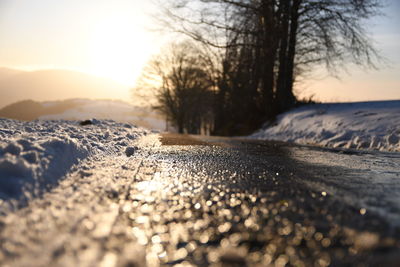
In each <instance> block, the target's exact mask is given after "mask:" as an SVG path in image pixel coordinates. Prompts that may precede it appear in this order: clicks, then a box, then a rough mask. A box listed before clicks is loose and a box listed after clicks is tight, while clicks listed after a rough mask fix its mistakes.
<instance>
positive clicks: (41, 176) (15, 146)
mask: <svg viewBox="0 0 400 267" xmlns="http://www.w3.org/2000/svg"><path fill="white" fill-rule="evenodd" d="M147 133H149V131H147V130H144V129H141V128H137V127H136V126H133V125H130V124H123V123H116V122H113V121H99V120H92V124H91V125H86V126H81V125H79V122H77V121H33V122H20V121H15V120H8V119H0V203H1V199H2V200H9V199H27V198H29V197H30V196H31V195H37V194H40V193H41V192H43V191H44V190H45V189H46V188H47V187H48V186H51V185H53V184H55V183H56V182H57V181H58V180H59V179H60V178H62V177H63V176H65V175H66V174H67V173H68V172H69V171H70V170H71V168H73V166H75V165H76V164H78V163H79V162H80V161H81V160H83V159H86V158H88V157H89V156H95V155H125V151H126V149H127V148H128V147H129V146H130V144H131V143H132V142H133V141H134V140H135V139H137V138H138V137H140V136H143V135H146V134H147Z"/></svg>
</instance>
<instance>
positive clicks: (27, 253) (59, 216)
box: [0, 134, 400, 266]
mask: <svg viewBox="0 0 400 267" xmlns="http://www.w3.org/2000/svg"><path fill="white" fill-rule="evenodd" d="M161 143H162V145H161V146H158V145H153V146H151V145H150V146H149V147H147V148H142V149H140V150H139V151H137V152H136V153H135V154H134V155H132V156H131V157H122V156H121V157H114V158H111V157H110V158H98V159H95V160H91V161H88V162H85V163H82V167H81V168H79V169H78V170H76V171H75V172H73V173H71V174H70V175H69V176H68V177H66V178H65V179H64V180H63V181H62V182H61V183H60V184H59V185H58V186H57V187H55V188H53V189H51V190H50V191H49V192H48V193H46V194H45V195H44V196H43V197H42V198H40V199H35V200H33V201H32V202H31V203H29V205H28V206H27V207H25V208H22V209H19V210H15V211H12V212H10V213H9V214H7V215H5V216H3V217H0V242H1V248H0V264H1V265H2V266H400V227H399V225H400V221H399V218H400V211H399V210H400V209H399V205H400V203H399V202H398V201H397V200H398V199H399V194H400V188H399V179H400V177H399V172H400V171H399V168H398V167H399V164H400V155H398V154H396V153H386V154H385V153H372V152H357V151H346V150H332V149H323V148H314V147H307V146H296V145H290V144H286V143H279V142H265V141H251V140H242V139H229V138H210V137H194V136H181V135H170V134H169V135H163V136H161Z"/></svg>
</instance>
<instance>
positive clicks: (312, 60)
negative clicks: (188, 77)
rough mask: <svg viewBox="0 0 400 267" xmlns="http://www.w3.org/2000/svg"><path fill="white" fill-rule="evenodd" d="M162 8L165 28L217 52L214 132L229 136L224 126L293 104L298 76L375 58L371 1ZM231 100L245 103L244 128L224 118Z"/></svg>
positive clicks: (375, 9) (194, 2)
mask: <svg viewBox="0 0 400 267" xmlns="http://www.w3.org/2000/svg"><path fill="white" fill-rule="evenodd" d="M164 7H165V9H164V11H163V12H164V14H166V16H165V20H164V23H165V24H167V26H168V27H169V28H170V29H172V30H174V31H176V32H179V33H183V34H185V35H187V36H189V37H191V38H192V39H194V40H196V41H198V42H200V43H202V44H205V45H207V46H208V47H210V48H214V49H216V50H219V51H222V52H221V54H222V55H223V57H222V58H221V60H220V69H219V73H220V75H219V76H218V82H217V84H218V90H217V92H216V96H217V97H216V106H215V118H216V122H215V124H216V125H215V129H216V133H219V134H221V133H222V134H237V132H235V131H237V129H236V130H235V129H234V127H230V126H229V124H236V125H241V124H246V123H247V126H246V127H244V129H246V130H251V129H252V128H253V130H254V129H255V128H257V127H259V126H260V125H261V123H262V121H265V120H267V119H271V118H273V117H274V116H275V115H276V114H277V113H280V112H283V111H285V110H287V109H289V108H291V107H293V106H295V105H296V104H297V100H296V98H295V95H294V93H293V84H294V82H295V80H296V76H295V75H296V74H298V73H306V72H309V71H310V70H312V69H313V68H315V67H316V66H319V65H321V64H324V66H325V67H327V68H328V69H329V70H330V71H332V72H334V71H335V70H337V69H339V68H342V67H343V66H344V64H345V63H348V62H354V63H356V64H358V65H363V66H373V65H374V62H375V60H376V59H377V58H378V56H377V53H376V51H375V49H374V47H373V46H372V44H371V41H370V40H369V39H368V35H367V34H366V32H365V28H364V21H365V20H366V19H369V18H370V17H372V16H374V15H377V14H378V13H379V8H380V7H381V6H380V1H379V0H176V1H168V2H165V3H164ZM295 70H296V71H295ZM245 96H248V97H245ZM237 99H242V100H244V101H249V105H245V104H244V103H243V101H242V102H240V103H239V108H240V109H241V110H243V108H244V109H245V110H246V112H245V113H246V114H250V115H251V118H250V119H248V120H247V122H246V121H244V120H243V118H241V117H240V114H236V115H235V113H234V112H232V110H233V109H234V106H235V105H237V104H238V103H237ZM228 115H233V116H231V118H229V116H228ZM218 129H225V130H222V131H220V132H218ZM226 129H228V130H226ZM246 130H245V131H246Z"/></svg>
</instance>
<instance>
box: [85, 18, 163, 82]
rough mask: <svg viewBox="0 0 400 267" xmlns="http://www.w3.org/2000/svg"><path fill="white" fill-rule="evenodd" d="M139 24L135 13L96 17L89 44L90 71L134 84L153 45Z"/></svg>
mask: <svg viewBox="0 0 400 267" xmlns="http://www.w3.org/2000/svg"><path fill="white" fill-rule="evenodd" d="M140 24H141V22H140V21H138V20H137V18H135V17H134V16H121V15H113V16H107V17H105V18H102V19H101V20H100V21H98V23H97V24H96V27H95V29H94V30H93V32H92V36H91V38H90V45H89V54H90V61H91V65H92V66H91V69H92V71H91V72H93V73H94V74H96V75H98V76H103V77H108V78H112V79H114V80H116V81H118V82H120V83H122V84H125V85H133V84H134V83H135V81H136V79H137V77H138V75H139V74H140V72H141V69H142V68H143V66H144V64H145V63H146V62H147V60H148V59H149V57H150V55H151V54H152V53H153V51H154V48H155V46H154V42H152V36H151V35H150V33H149V32H147V31H146V30H145V29H144V27H143V26H142V25H140Z"/></svg>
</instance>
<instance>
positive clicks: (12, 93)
mask: <svg viewBox="0 0 400 267" xmlns="http://www.w3.org/2000/svg"><path fill="white" fill-rule="evenodd" d="M125 87H126V86H124V85H121V84H118V83H116V82H114V81H112V80H110V79H105V78H100V77H96V76H92V75H88V74H84V73H80V72H76V71H70V70H39V71H32V72H27V71H19V70H13V69H7V68H0V108H1V107H4V106H5V105H8V104H11V103H14V102H16V101H21V100H24V99H32V100H35V101H46V100H59V99H68V98H93V99H105V98H115V92H121V91H123V90H128V88H125Z"/></svg>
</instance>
